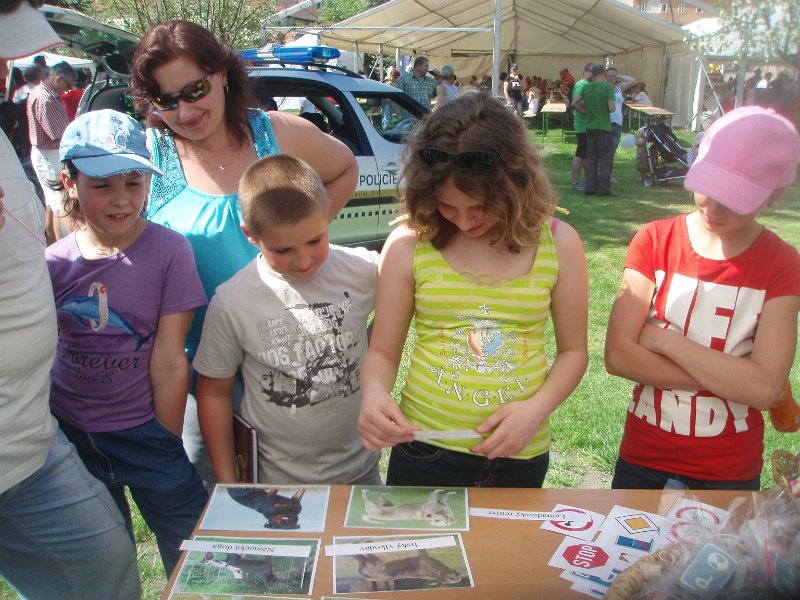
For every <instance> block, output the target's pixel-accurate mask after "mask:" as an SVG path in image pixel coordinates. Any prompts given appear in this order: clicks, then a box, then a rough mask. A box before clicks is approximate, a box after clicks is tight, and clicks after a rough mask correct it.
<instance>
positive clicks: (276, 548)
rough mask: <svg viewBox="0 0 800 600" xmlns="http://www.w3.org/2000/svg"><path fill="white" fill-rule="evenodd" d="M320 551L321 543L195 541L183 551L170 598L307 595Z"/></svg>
mask: <svg viewBox="0 0 800 600" xmlns="http://www.w3.org/2000/svg"><path fill="white" fill-rule="evenodd" d="M319 548H320V540H318V539H300V538H291V539H287V538H284V539H264V538H232V537H231V538H228V537H213V536H194V537H193V538H192V539H191V540H187V541H184V542H183V544H182V545H181V549H182V550H186V551H188V552H187V554H186V558H185V559H184V561H183V564H182V565H181V568H180V571H179V572H178V576H177V577H176V579H175V585H174V586H173V589H172V591H173V594H172V596H171V598H175V599H176V600H177V599H180V600H184V599H186V600H188V598H192V597H198V596H196V595H197V594H199V595H200V597H202V598H203V599H204V600H205V598H209V597H214V596H213V595H214V594H219V595H220V596H221V597H227V598H229V597H230V596H241V597H243V598H259V599H263V598H269V597H271V596H274V595H291V594H295V595H308V594H310V593H311V590H312V588H313V586H314V577H315V576H316V570H317V559H318V558H319ZM192 595H195V596H192Z"/></svg>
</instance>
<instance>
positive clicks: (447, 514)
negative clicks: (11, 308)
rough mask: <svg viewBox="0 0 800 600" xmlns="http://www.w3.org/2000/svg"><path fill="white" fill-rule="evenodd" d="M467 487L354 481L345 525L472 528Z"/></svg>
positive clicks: (446, 528)
mask: <svg viewBox="0 0 800 600" xmlns="http://www.w3.org/2000/svg"><path fill="white" fill-rule="evenodd" d="M467 506H468V502H467V490H466V488H418V487H399V486H397V487H391V486H389V487H387V486H363V485H354V486H353V488H352V490H351V492H350V501H349V503H348V506H347V516H346V517H345V523H344V524H345V527H368V528H370V529H403V530H412V529H424V530H426V531H469V513H468V511H467Z"/></svg>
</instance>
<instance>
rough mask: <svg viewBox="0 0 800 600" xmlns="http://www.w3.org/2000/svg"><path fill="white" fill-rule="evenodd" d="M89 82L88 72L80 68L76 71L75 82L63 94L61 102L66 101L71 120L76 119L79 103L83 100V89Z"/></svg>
mask: <svg viewBox="0 0 800 600" xmlns="http://www.w3.org/2000/svg"><path fill="white" fill-rule="evenodd" d="M87 83H88V81H87V79H86V72H85V71H83V70H79V71H77V72H76V76H75V83H74V84H73V85H72V87H71V88H70V89H69V90H67V91H66V92H64V93H63V94H61V102H63V103H64V108H65V109H66V110H67V116H68V117H69V120H70V121H73V120H75V116H76V115H77V114H78V104H79V103H80V101H81V96H83V90H85V89H86V84H87Z"/></svg>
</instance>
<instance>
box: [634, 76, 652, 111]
mask: <svg viewBox="0 0 800 600" xmlns="http://www.w3.org/2000/svg"><path fill="white" fill-rule="evenodd" d="M646 89H647V84H645V82H644V81H640V82H639V83H637V84H636V85H634V86H633V88H631V92H632V93H633V101H634V102H636V103H637V104H641V105H642V106H653V101H652V100H651V99H650V96H648V95H647V91H646Z"/></svg>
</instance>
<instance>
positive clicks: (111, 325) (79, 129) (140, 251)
mask: <svg viewBox="0 0 800 600" xmlns="http://www.w3.org/2000/svg"><path fill="white" fill-rule="evenodd" d="M60 158H61V160H62V161H63V162H64V169H63V171H62V172H61V182H62V183H63V186H64V208H65V209H66V212H68V213H70V214H71V215H72V216H73V217H74V218H75V220H76V222H77V223H78V224H80V228H79V229H77V230H76V231H73V232H72V233H71V234H70V235H68V236H67V237H65V238H64V239H62V240H60V241H59V242H57V243H56V244H53V245H52V246H50V247H49V248H48V249H47V251H46V257H47V265H48V268H49V269H50V276H51V278H52V281H53V291H54V293H55V301H56V307H57V310H58V325H59V336H58V349H57V352H56V359H55V362H54V363H53V370H52V382H53V383H52V391H51V398H50V405H51V409H52V411H53V414H55V416H56V417H57V418H58V420H59V424H60V426H61V428H62V429H63V431H64V432H65V433H66V435H67V437H69V439H70V441H72V443H73V444H75V446H76V447H77V448H78V452H79V453H80V455H81V458H82V459H83V461H84V463H86V466H87V468H88V469H89V470H90V471H91V472H92V474H94V475H95V476H96V477H97V478H99V479H100V480H101V481H103V483H105V485H106V486H107V487H108V489H109V490H110V492H111V495H112V496H113V498H114V500H115V501H116V503H117V505H118V506H119V508H120V511H121V512H122V515H123V516H124V517H125V521H126V524H127V527H128V531H129V533H130V534H131V537H132V538H133V528H132V524H131V518H130V508H129V506H128V502H127V500H126V498H125V487H126V486H127V487H128V488H129V489H130V492H131V495H132V496H133V499H134V500H135V501H136V504H137V506H138V507H139V510H140V511H141V513H142V516H143V517H144V519H145V521H146V522H147V524H148V526H149V527H150V529H151V530H152V531H153V533H154V534H155V536H156V540H157V541H158V547H159V550H160V552H161V559H162V562H163V563H164V568H165V570H166V574H167V576H169V574H170V573H171V572H172V569H173V568H174V566H175V564H176V562H177V560H178V557H179V556H180V550H179V546H180V543H181V541H182V540H184V539H186V538H188V537H189V535H190V534H191V532H192V529H193V528H194V525H195V523H196V522H197V519H198V517H199V516H200V513H201V511H202V509H203V506H204V505H205V502H206V500H207V494H206V492H205V489H204V488H203V484H202V481H201V480H200V477H199V476H198V475H197V472H196V471H195V469H194V467H193V466H192V464H191V463H190V462H189V459H188V458H187V456H186V453H185V451H184V450H183V444H182V440H181V427H182V424H183V411H184V407H185V403H186V393H187V387H188V376H189V375H188V373H189V368H188V363H187V360H186V356H185V354H184V350H183V348H184V344H185V341H186V335H187V332H188V330H189V327H190V325H191V322H192V318H193V315H194V309H196V308H197V307H199V306H203V305H205V304H206V297H205V294H204V292H203V288H202V286H201V284H200V280H199V277H198V276H197V271H196V269H195V264H194V257H193V254H192V251H191V248H190V246H189V243H188V242H187V241H186V239H185V238H183V236H181V235H180V234H177V233H174V232H173V231H171V230H169V229H166V228H164V227H162V226H160V225H156V224H154V223H149V222H148V221H146V220H145V219H143V218H142V216H141V215H142V210H143V207H144V204H145V201H146V198H147V190H148V189H149V187H150V182H149V179H150V175H151V174H158V175H161V174H162V173H161V172H160V171H159V170H158V169H157V168H156V167H155V166H154V165H153V164H152V163H151V162H150V155H149V152H148V150H147V147H146V145H145V135H144V131H143V130H142V129H141V127H140V126H139V124H138V123H137V122H136V121H135V120H134V119H132V118H130V117H129V116H127V115H124V114H122V113H118V112H116V111H112V110H102V111H96V112H91V113H88V114H85V115H82V116H80V117H78V118H77V119H76V120H75V121H73V122H72V123H71V124H70V125H69V127H68V128H67V130H66V131H65V133H64V136H63V138H62V140H61V148H60Z"/></svg>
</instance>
